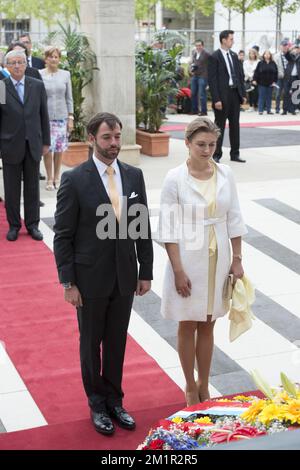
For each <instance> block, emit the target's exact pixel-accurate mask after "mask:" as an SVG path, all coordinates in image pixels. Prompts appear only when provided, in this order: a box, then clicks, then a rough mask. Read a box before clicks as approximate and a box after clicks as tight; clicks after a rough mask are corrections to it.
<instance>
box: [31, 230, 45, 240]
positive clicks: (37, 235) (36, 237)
mask: <svg viewBox="0 0 300 470" xmlns="http://www.w3.org/2000/svg"><path fill="white" fill-rule="evenodd" d="M28 233H29V235H30V236H31V238H33V239H34V240H37V241H38V242H40V241H42V240H43V238H44V237H43V234H42V232H41V231H40V230H39V229H38V228H32V229H31V230H28Z"/></svg>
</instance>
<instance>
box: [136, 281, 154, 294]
mask: <svg viewBox="0 0 300 470" xmlns="http://www.w3.org/2000/svg"><path fill="white" fill-rule="evenodd" d="M150 289H151V281H142V280H141V279H139V280H138V282H137V286H136V291H135V295H144V294H146V293H147V292H148V291H149V290H150Z"/></svg>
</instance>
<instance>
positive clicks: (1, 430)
mask: <svg viewBox="0 0 300 470" xmlns="http://www.w3.org/2000/svg"><path fill="white" fill-rule="evenodd" d="M3 432H6V429H5V427H4V424H3V423H2V421H1V419H0V433H3Z"/></svg>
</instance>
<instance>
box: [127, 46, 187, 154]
mask: <svg viewBox="0 0 300 470" xmlns="http://www.w3.org/2000/svg"><path fill="white" fill-rule="evenodd" d="M181 51H182V46H180V45H175V46H173V47H171V48H170V49H169V50H165V49H152V48H151V47H149V46H146V45H139V48H138V50H137V53H136V122H137V134H136V142H137V144H139V145H141V147H142V153H144V154H146V155H150V156H167V155H168V154H169V139H170V136H169V134H167V133H165V132H161V131H160V127H161V125H162V122H163V120H164V117H165V111H166V108H167V105H168V100H169V98H170V96H172V94H176V93H177V91H178V90H177V88H176V76H177V70H178V62H177V57H178V55H179V54H180V53H181Z"/></svg>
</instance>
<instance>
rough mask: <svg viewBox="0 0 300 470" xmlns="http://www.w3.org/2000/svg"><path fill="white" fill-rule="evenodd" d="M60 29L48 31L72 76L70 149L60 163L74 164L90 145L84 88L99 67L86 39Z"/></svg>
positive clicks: (74, 32)
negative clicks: (59, 48) (59, 49)
mask: <svg viewBox="0 0 300 470" xmlns="http://www.w3.org/2000/svg"><path fill="white" fill-rule="evenodd" d="M59 27H60V31H58V32H56V33H52V34H51V42H53V41H55V42H56V43H57V42H60V43H61V46H62V50H63V56H62V64H61V66H62V68H64V69H65V70H68V71H69V72H70V75H71V82H72V92H73V102H74V129H73V131H72V132H71V134H70V137H69V141H70V144H69V148H68V150H67V151H66V152H64V154H63V164H64V165H67V166H76V165H79V164H80V163H82V162H83V161H85V160H87V159H88V153H89V144H88V142H87V136H86V117H85V114H84V109H83V104H84V100H85V97H84V94H83V90H84V88H85V87H86V86H87V85H88V84H89V83H91V81H92V80H93V72H94V70H98V68H97V66H96V65H97V61H96V55H95V53H94V52H93V51H92V49H91V46H90V44H89V40H88V38H87V37H86V36H85V35H84V34H83V33H81V32H79V31H77V30H76V29H72V28H71V26H70V25H67V26H66V27H65V26H63V25H62V24H61V23H59Z"/></svg>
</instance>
